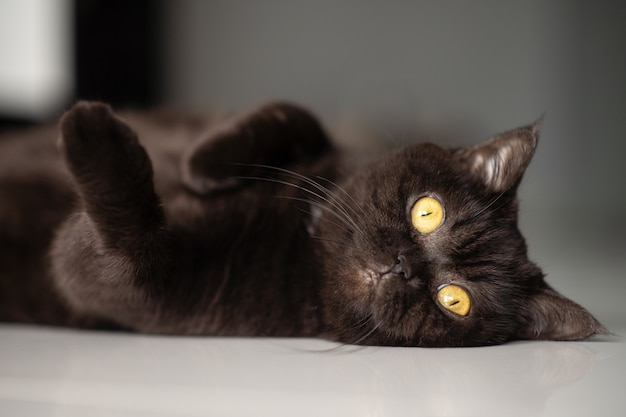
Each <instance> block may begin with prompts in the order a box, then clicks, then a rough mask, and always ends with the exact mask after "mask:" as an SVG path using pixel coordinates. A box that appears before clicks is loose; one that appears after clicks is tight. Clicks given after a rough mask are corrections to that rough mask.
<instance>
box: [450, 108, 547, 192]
mask: <svg viewBox="0 0 626 417" xmlns="http://www.w3.org/2000/svg"><path fill="white" fill-rule="evenodd" d="M542 121H543V118H541V119H539V120H537V121H536V122H535V123H533V124H532V125H529V126H525V127H521V128H519V129H515V130H511V131H508V132H506V133H502V134H500V135H497V136H494V137H492V138H491V139H489V140H487V141H486V142H484V143H482V144H480V145H478V146H475V147H471V148H464V149H459V150H458V151H456V155H457V156H458V157H459V158H460V160H461V162H462V163H463V164H464V165H465V166H467V169H468V170H469V171H470V172H471V174H472V175H473V176H475V177H476V178H477V179H478V180H479V181H481V182H482V183H484V184H485V185H486V187H487V188H488V189H489V190H490V191H492V192H495V193H500V192H505V191H508V190H511V189H514V188H516V187H517V185H518V184H519V182H520V180H521V179H522V175H523V174H524V171H525V170H526V167H527V166H528V164H529V163H530V160H531V159H532V157H533V155H534V153H535V148H536V147H537V140H538V138H539V130H540V129H541V123H542Z"/></svg>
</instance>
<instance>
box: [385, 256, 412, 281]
mask: <svg viewBox="0 0 626 417" xmlns="http://www.w3.org/2000/svg"><path fill="white" fill-rule="evenodd" d="M389 272H392V273H394V274H397V275H400V276H402V277H403V278H404V279H410V278H413V272H414V271H413V268H412V267H411V264H410V263H409V261H408V260H407V258H406V256H404V255H398V258H397V259H396V263H395V265H394V266H393V267H392V268H391V270H390V271H389Z"/></svg>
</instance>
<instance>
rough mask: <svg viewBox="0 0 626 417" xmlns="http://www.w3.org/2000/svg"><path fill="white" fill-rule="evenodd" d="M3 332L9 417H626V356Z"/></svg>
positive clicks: (516, 347) (0, 395) (608, 341)
mask: <svg viewBox="0 0 626 417" xmlns="http://www.w3.org/2000/svg"><path fill="white" fill-rule="evenodd" d="M335 347H336V346H335V345H333V344H331V343H327V342H323V341H318V340H299V339H295V340H294V339H215V338H178V337H152V336H144V335H129V334H111V333H94V332H80V331H72V330H56V329H43V328H33V327H24V326H11V325H3V326H1V327H0V411H1V414H2V415H4V416H77V417H78V416H81V417H82V416H87V415H89V416H100V415H102V416H104V415H106V416H116V417H117V416H208V415H220V416H227V415H232V416H240V415H273V416H275V415H278V416H295V415H298V416H321V415H324V416H357V415H358V416H397V415H403V414H404V415H441V416H477V415H480V416H491V415H493V416H496V415H497V416H502V415H507V416H513V415H514V416H517V415H519V416H531V415H539V416H543V415H545V416H553V415H558V416H590V415H594V416H600V415H602V416H603V415H623V414H622V413H623V410H625V409H626V396H625V395H624V393H623V388H624V385H625V383H626V344H625V343H624V341H623V340H622V339H620V338H605V339H604V340H595V341H590V342H583V343H565V342H559V343H557V342H516V343H512V344H508V345H504V346H497V347H488V348H474V349H414V348H354V347H342V348H339V349H334V348H335Z"/></svg>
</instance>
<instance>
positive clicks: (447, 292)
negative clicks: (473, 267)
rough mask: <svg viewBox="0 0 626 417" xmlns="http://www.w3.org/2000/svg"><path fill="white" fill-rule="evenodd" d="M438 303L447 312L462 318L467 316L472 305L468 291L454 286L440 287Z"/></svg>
mask: <svg viewBox="0 0 626 417" xmlns="http://www.w3.org/2000/svg"><path fill="white" fill-rule="evenodd" d="M437 301H439V304H441V305H442V306H443V308H445V309H446V310H449V311H451V312H453V313H454V314H456V315H458V316H462V317H465V316H467V314H468V313H469V311H470V307H471V304H472V303H471V301H470V297H469V294H467V291H465V290H464V289H463V288H461V287H459V286H458V285H454V284H448V285H444V286H443V287H440V288H439V291H438V292H437Z"/></svg>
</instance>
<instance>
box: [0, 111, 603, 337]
mask: <svg viewBox="0 0 626 417" xmlns="http://www.w3.org/2000/svg"><path fill="white" fill-rule="evenodd" d="M124 120H125V122H122V121H121V120H120V119H119V118H117V117H116V116H114V115H113V113H112V111H111V110H110V109H109V108H108V107H107V106H105V105H102V104H98V103H79V104H78V105H77V106H75V107H74V108H73V109H72V110H71V111H69V112H68V113H67V114H66V115H65V116H64V118H63V119H62V121H61V124H60V133H58V130H55V129H52V128H50V129H48V130H39V131H36V132H31V133H28V134H22V135H16V136H13V137H11V138H2V139H0V140H1V141H0V249H1V250H2V253H0V320H2V321H18V322H27V323H42V324H51V325H64V326H76V327H96V328H102V327H104V328H123V329H129V330H134V331H140V332H148V333H165V334H196V335H202V334H204V335H243V336H253V335H261V336H318V337H325V338H329V339H332V340H337V341H341V342H345V343H360V344H379V345H413V346H465V345H486V344H496V343H503V342H506V341H508V340H512V339H517V338H543V339H581V338H585V337H588V336H591V335H593V334H596V333H600V332H603V331H604V329H603V328H602V326H601V325H600V324H599V323H598V322H597V321H596V320H595V319H594V318H593V317H592V316H591V315H590V314H589V313H587V312H586V311H585V310H584V309H583V308H582V307H579V306H578V305H576V304H575V303H573V302H572V301H569V300H567V299H565V298H564V297H562V296H560V295H559V294H558V293H556V292H555V291H554V290H552V289H550V288H549V287H548V286H547V284H545V282H544V280H543V274H542V272H541V271H540V269H539V268H538V267H537V266H535V265H534V264H533V263H532V262H530V261H528V259H527V257H526V247H525V243H524V239H523V238H522V236H521V234H520V233H519V231H518V229H517V202H516V197H515V191H516V188H517V185H518V184H519V181H520V179H521V176H522V174H523V171H524V169H525V168H526V166H527V164H528V163H529V162H530V159H531V157H532V154H533V153H534V149H535V146H536V140H537V134H538V126H536V125H534V126H529V127H527V128H522V129H518V130H515V131H511V132H508V133H506V134H503V135H501V136H498V137H496V138H494V139H492V140H491V141H489V142H487V143H485V144H484V145H482V146H479V147H476V148H471V149H459V150H455V151H446V150H443V149H441V148H438V147H436V146H434V145H429V144H424V145H417V146H414V147H411V148H408V149H405V150H402V151H398V152H396V153H393V154H391V155H388V156H385V157H383V158H381V159H380V160H378V161H374V162H371V163H368V164H366V165H362V164H352V163H347V162H346V159H345V158H344V157H343V156H342V155H341V153H340V152H338V151H337V150H336V149H335V148H334V147H333V145H332V143H331V141H330V140H329V139H328V138H327V136H326V134H325V132H324V131H323V129H322V128H321V127H320V126H319V124H318V123H317V122H316V121H315V119H314V118H313V117H312V116H310V115H309V114H308V113H307V112H305V111H304V110H302V109H299V108H297V107H294V106H291V105H285V104H273V105H268V106H265V107H263V108H260V109H258V110H256V111H254V112H251V113H249V114H247V115H243V116H238V117H226V116H219V117H218V116H215V117H207V118H196V119H192V118H186V119H185V118H176V119H171V120H165V118H164V117H161V118H145V117H141V116H133V115H127V116H125V118H124ZM129 126H130V127H129ZM131 128H132V129H131ZM135 132H136V133H137V135H136V134H135ZM136 136H138V137H139V142H141V144H142V145H143V147H142V146H140V145H139V144H138V142H137V139H136ZM55 137H60V141H59V142H60V144H61V150H62V154H63V155H64V156H65V161H63V158H62V157H61V156H60V155H59V152H58V150H57V147H56V146H55ZM144 148H145V150H146V151H147V154H146V152H145V151H144ZM148 155H149V157H148ZM68 168H69V169H68ZM420 204H427V206H426V207H428V209H427V210H426V209H423V210H422V209H420V210H421V211H420V210H418V208H419V207H421V206H420ZM428 204H430V205H428ZM433 204H434V206H433ZM432 207H435V208H434V209H433V208H432ZM437 210H440V218H437V217H436V213H437ZM416 213H418V214H416ZM419 213H421V214H419ZM433 216H435V217H433ZM433 219H434V221H436V223H432V221H433ZM423 221H430V222H431V223H428V224H427V226H428V227H427V228H425V229H422V227H423V225H422V224H421V222H423ZM431 225H432V226H433V227H431ZM446 297H447V298H446ZM459 297H460V298H459ZM457 298H458V299H457ZM446 300H448V301H446ZM463 305H465V307H467V308H465V309H459V306H463Z"/></svg>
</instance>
